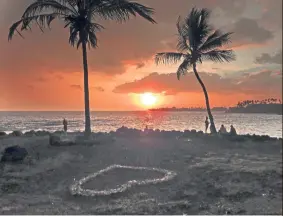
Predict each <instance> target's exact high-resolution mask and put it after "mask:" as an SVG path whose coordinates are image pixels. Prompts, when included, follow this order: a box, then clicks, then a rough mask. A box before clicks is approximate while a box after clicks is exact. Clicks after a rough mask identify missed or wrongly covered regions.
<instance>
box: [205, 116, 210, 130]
mask: <svg viewBox="0 0 283 216" xmlns="http://www.w3.org/2000/svg"><path fill="white" fill-rule="evenodd" d="M204 124H205V133H207V129H208V125H209V121H208V117H207V116H206V118H205V122H204Z"/></svg>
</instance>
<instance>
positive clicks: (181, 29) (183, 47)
mask: <svg viewBox="0 0 283 216" xmlns="http://www.w3.org/2000/svg"><path fill="white" fill-rule="evenodd" d="M176 26H177V30H178V42H177V46H176V47H177V50H178V51H180V52H184V51H186V52H188V51H189V50H190V47H189V45H188V44H187V38H186V37H187V35H186V32H187V29H186V25H184V24H183V23H182V21H181V17H180V16H179V17H178V20H177V24H176Z"/></svg>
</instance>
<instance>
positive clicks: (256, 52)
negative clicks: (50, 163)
mask: <svg viewBox="0 0 283 216" xmlns="http://www.w3.org/2000/svg"><path fill="white" fill-rule="evenodd" d="M31 1H32V0H21V2H20V3H19V1H18V0H1V2H0V13H1V14H2V15H3V16H1V17H0V48H1V49H0V76H1V79H0V110H83V108H84V103H83V72H82V57H81V51H80V50H76V49H75V48H72V47H70V46H69V44H68V31H67V30H66V29H63V24H62V23H60V22H56V23H54V25H53V27H52V29H51V31H49V30H46V31H45V33H44V34H43V33H41V32H40V31H38V30H37V29H36V28H35V29H34V30H33V31H32V32H26V33H25V34H24V35H25V39H22V38H20V37H15V38H14V39H13V40H12V42H8V41H7V34H8V27H9V26H10V25H11V24H12V23H13V22H14V21H16V20H17V19H18V18H19V17H20V16H21V13H22V12H23V10H24V8H25V7H26V5H27V4H28V3H29V2H31ZM138 2H140V3H143V4H146V5H147V6H151V7H154V8H155V9H156V14H155V19H156V20H157V22H158V24H156V25H153V24H150V23H148V22H146V21H144V20H142V19H141V18H136V19H132V20H131V21H129V22H128V23H126V24H116V23H115V22H110V21H107V22H105V21H102V22H100V23H101V24H103V25H104V26H105V27H106V29H105V30H104V31H103V32H101V33H98V38H99V48H98V49H95V50H90V51H89V58H88V61H89V68H90V101H91V109H92V110H139V109H144V108H145V106H143V105H142V104H141V103H140V102H139V95H138V94H140V93H143V92H149V91H150V92H154V93H156V95H157V104H156V106H158V107H163V106H170V107H171V106H176V107H187V106H203V105H204V96H203V94H202V92H201V88H200V86H199V85H198V83H197V81H196V79H195V78H194V77H193V76H192V74H188V75H187V76H185V77H182V78H181V80H180V81H178V80H177V78H176V75H175V74H174V73H175V71H176V68H177V66H176V65H172V66H158V67H157V66H156V65H155V64H154V62H153V56H154V54H155V53H157V52H162V51H172V50H174V46H175V42H176V40H175V39H176V38H175V36H174V35H175V34H176V28H175V22H176V20H177V17H178V16H179V15H186V14H187V13H188V12H189V11H190V10H191V8H192V6H193V5H196V6H197V7H208V8H210V9H212V13H213V14H212V19H211V22H212V24H214V26H215V27H217V28H222V29H223V30H225V31H226V30H227V31H234V32H235V34H234V35H233V38H232V39H233V44H231V47H233V48H234V49H235V51H236V54H237V61H235V62H233V63H229V64H213V63H210V62H204V64H203V65H201V66H199V68H198V69H199V72H201V76H202V78H203V80H204V82H205V84H206V85H207V88H208V91H209V94H210V100H211V105H212V106H231V105H234V104H235V103H237V102H238V101H239V100H244V99H263V98H266V97H277V98H282V92H281V88H282V48H281V47H282V39H281V38H282V21H281V20H282V10H281V8H282V1H281V0H269V1H268V2H269V3H268V4H267V3H266V0H242V1H235V0H214V1H212V0H191V1H189V2H188V1H187V0H178V1H176V2H175V1H174V4H173V1H172V0H154V1H150V0H139V1H138ZM166 74H167V75H166Z"/></svg>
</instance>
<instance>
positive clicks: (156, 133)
mask: <svg viewBox="0 0 283 216" xmlns="http://www.w3.org/2000/svg"><path fill="white" fill-rule="evenodd" d="M63 134H64V132H63V131H55V132H49V131H34V130H31V131H28V132H25V133H22V132H21V131H13V132H12V133H10V134H6V133H5V132H1V131H0V139H1V138H8V137H35V136H39V137H40V136H49V135H58V136H60V135H63ZM67 134H68V135H69V134H70V135H81V134H82V132H68V133H67ZM92 134H93V135H94V137H100V136H103V135H111V136H129V137H136V136H138V137H139V136H148V137H167V136H170V137H171V136H175V137H176V138H180V137H184V138H189V137H199V138H202V137H203V138H207V137H211V138H212V137H217V138H221V139H227V140H230V141H237V142H244V141H255V142H265V141H277V140H279V141H282V138H278V137H270V136H268V135H256V134H245V135H235V136H231V135H229V134H221V135H220V134H217V135H213V134H206V133H204V132H203V131H196V130H185V131H184V132H183V131H176V130H172V131H165V130H159V129H156V130H153V129H145V130H138V129H135V128H127V127H124V126H122V127H121V128H118V129H117V130H116V131H110V132H98V133H92Z"/></svg>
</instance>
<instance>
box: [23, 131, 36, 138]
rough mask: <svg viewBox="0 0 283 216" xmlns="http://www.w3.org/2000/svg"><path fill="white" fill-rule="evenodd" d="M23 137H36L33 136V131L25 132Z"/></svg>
mask: <svg viewBox="0 0 283 216" xmlns="http://www.w3.org/2000/svg"><path fill="white" fill-rule="evenodd" d="M25 136H28V137H33V136H36V134H35V131H34V130H31V131H28V132H26V133H25Z"/></svg>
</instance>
